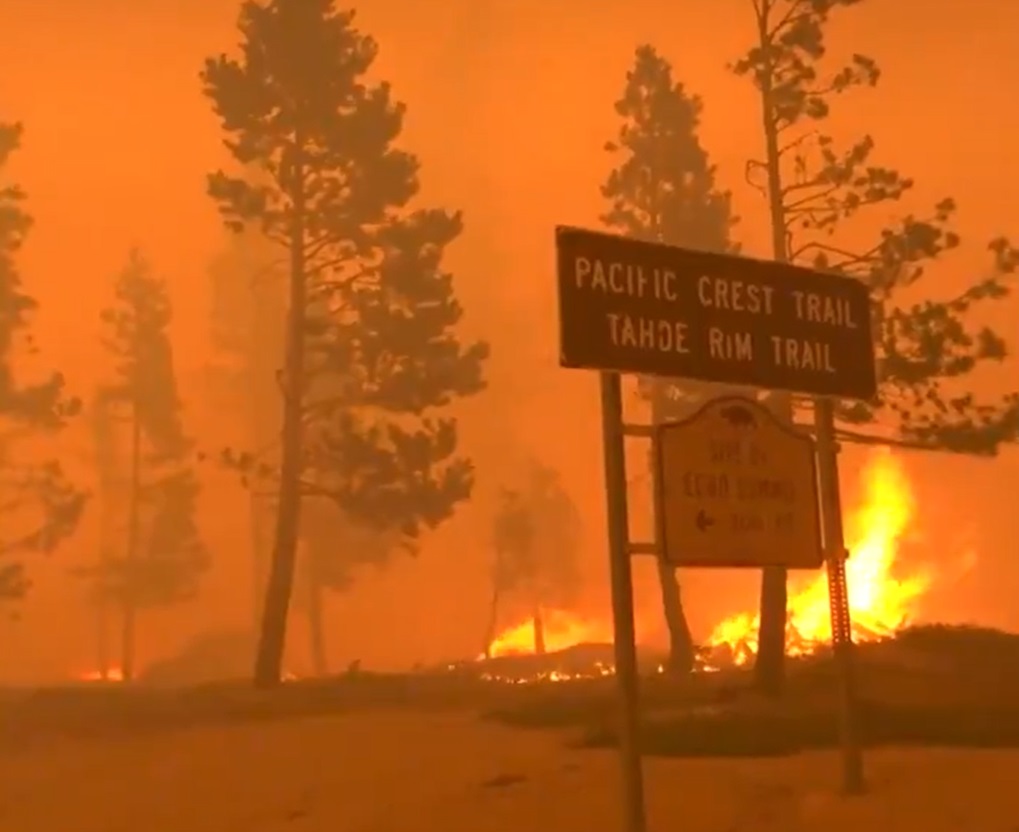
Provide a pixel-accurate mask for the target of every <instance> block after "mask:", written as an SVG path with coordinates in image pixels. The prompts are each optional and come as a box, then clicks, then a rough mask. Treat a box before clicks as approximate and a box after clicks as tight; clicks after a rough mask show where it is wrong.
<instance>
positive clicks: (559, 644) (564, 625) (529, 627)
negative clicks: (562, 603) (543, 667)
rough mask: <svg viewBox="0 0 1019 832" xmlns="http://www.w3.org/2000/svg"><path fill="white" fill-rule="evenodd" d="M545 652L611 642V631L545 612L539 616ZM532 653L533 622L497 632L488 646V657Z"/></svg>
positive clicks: (558, 612)
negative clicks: (586, 644)
mask: <svg viewBox="0 0 1019 832" xmlns="http://www.w3.org/2000/svg"><path fill="white" fill-rule="evenodd" d="M542 625H543V628H544V637H545V649H546V651H548V652H549V653H555V652H557V651H559V650H565V649H567V648H569V647H574V646H576V645H578V644H585V643H590V642H610V641H612V628H611V627H610V626H608V625H606V624H604V623H601V622H596V621H585V620H584V619H582V618H579V617H577V616H574V615H571V614H570V613H568V612H566V611H564V610H547V611H545V612H544V613H543V616H542ZM534 652H535V634H534V622H533V621H525V622H523V623H522V624H517V625H516V626H515V627H510V628H509V629H507V630H504V631H503V632H501V633H500V634H499V635H498V636H497V637H496V639H495V640H494V641H493V642H492V644H491V647H490V648H489V655H490V656H491V657H492V658H496V657H498V656H523V655H528V654H531V653H534Z"/></svg>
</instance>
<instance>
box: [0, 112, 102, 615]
mask: <svg viewBox="0 0 1019 832" xmlns="http://www.w3.org/2000/svg"><path fill="white" fill-rule="evenodd" d="M21 135H22V128H21V125H20V124H3V123H0V176H2V175H3V173H4V168H5V167H6V165H7V162H8V161H9V159H10V157H11V155H12V154H13V153H14V152H15V151H17V150H18V148H19V146H20V144H21ZM24 203H25V193H24V191H22V189H21V188H20V187H18V186H17V185H16V184H9V183H7V182H5V181H2V180H0V601H7V600H12V599H17V598H21V597H22V596H23V595H24V593H25V591H26V590H27V588H28V577H27V575H26V573H25V570H24V564H23V563H22V561H21V560H20V557H21V556H22V555H23V554H25V553H27V552H32V551H37V552H38V551H43V552H48V551H51V550H52V549H53V548H54V547H55V546H56V545H57V544H58V543H59V542H60V541H61V540H63V539H65V538H67V537H68V536H69V535H71V534H72V533H73V532H74V530H75V528H77V525H78V520H79V519H80V517H81V512H82V509H83V507H84V504H85V495H84V493H83V492H81V491H79V490H77V489H76V488H75V487H74V486H73V485H72V484H71V483H70V482H69V481H68V480H67V478H66V477H65V476H64V474H63V471H62V470H61V466H60V463H59V462H58V461H56V460H51V461H48V462H45V463H41V464H39V463H34V462H24V461H23V460H21V459H20V458H19V454H18V440H19V439H20V438H23V437H25V436H26V435H30V434H38V433H39V432H49V431H56V430H59V429H60V428H62V427H63V426H64V424H65V422H66V420H67V419H68V418H69V417H71V416H73V415H74V414H75V413H76V412H77V410H78V409H79V404H78V402H77V400H74V399H68V398H66V397H65V394H64V379H63V377H62V376H61V375H60V374H58V373H54V374H53V375H51V376H49V377H48V378H46V379H43V380H42V381H39V382H32V381H24V380H21V379H19V378H18V370H17V359H18V357H19V355H22V354H24V353H26V352H27V353H31V352H33V351H34V345H33V342H32V337H31V333H30V330H29V323H30V317H31V315H32V313H33V312H34V311H35V310H36V308H37V306H38V304H37V303H36V301H35V300H34V299H33V298H32V297H31V296H30V295H28V294H27V293H26V291H25V288H24V285H23V284H22V280H21V276H20V275H19V273H18V268H17V263H16V257H17V254H18V252H19V251H20V249H21V247H22V245H23V244H24V241H25V238H26V236H27V234H28V232H29V229H30V228H31V226H32V219H31V217H30V216H29V215H28V214H27V213H26V211H25V207H24Z"/></svg>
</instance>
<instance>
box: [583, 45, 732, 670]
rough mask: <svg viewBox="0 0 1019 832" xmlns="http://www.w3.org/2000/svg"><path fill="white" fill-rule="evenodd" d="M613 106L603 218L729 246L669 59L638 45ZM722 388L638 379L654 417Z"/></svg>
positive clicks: (679, 617) (665, 237) (684, 663)
mask: <svg viewBox="0 0 1019 832" xmlns="http://www.w3.org/2000/svg"><path fill="white" fill-rule="evenodd" d="M615 109H616V113H617V115H619V117H620V118H621V119H622V124H621V126H620V128H619V133H618V135H617V137H616V139H615V140H614V141H611V142H609V143H608V144H606V150H607V151H608V152H609V153H610V154H611V155H612V157H613V159H614V160H616V167H615V168H614V169H613V170H612V171H611V172H610V173H609V176H608V179H607V180H606V182H605V184H604V185H602V188H601V193H602V196H603V197H604V198H605V199H606V200H607V201H608V202H609V204H610V208H609V210H608V211H607V212H606V213H605V214H604V215H602V222H604V223H605V225H607V226H608V227H609V228H610V229H612V230H614V231H617V232H619V233H622V234H626V235H627V236H629V237H633V238H635V239H639V240H648V241H651V242H660V243H667V244H670V245H675V246H682V247H685V248H694V249H702V250H707V251H719V252H726V251H734V250H735V248H736V247H735V245H734V244H733V242H732V240H731V236H730V235H731V231H732V226H733V225H734V223H735V221H736V219H735V217H734V216H733V214H732V209H731V199H730V195H729V193H728V192H726V191H723V190H720V189H719V188H718V186H717V185H716V182H715V167H714V165H712V164H711V161H710V159H709V156H708V153H707V151H706V150H705V149H704V147H703V146H702V144H701V142H700V139H699V137H698V130H699V128H700V118H701V111H702V109H703V105H702V103H701V99H700V98H699V97H698V96H696V95H692V94H691V93H689V92H688V91H687V90H686V89H685V87H684V86H683V85H682V84H681V83H678V82H676V81H675V80H674V78H673V70H672V66H671V64H670V63H669V62H668V61H667V60H666V59H665V58H663V57H662V56H661V55H659V54H658V52H657V51H656V50H655V49H654V48H653V47H651V46H641V47H639V48H638V49H637V51H636V55H635V59H634V64H633V67H632V68H631V69H630V71H629V72H627V75H626V86H625V88H624V90H623V95H622V97H621V98H620V99H619V100H618V101H617V102H616V105H615ZM720 389H721V388H720V387H719V386H718V385H711V384H704V383H698V382H693V381H689V380H684V381H677V380H671V381H670V380H665V379H655V378H642V379H640V390H641V393H642V395H644V396H645V397H646V398H648V399H649V400H650V401H651V409H652V420H653V421H654V422H661V421H667V420H671V419H678V418H682V417H684V416H686V415H689V412H690V411H691V410H692V409H693V407H694V406H695V405H696V404H697V403H698V402H700V401H701V400H703V399H705V398H707V397H710V396H711V395H712V394H713V393H716V392H718V391H719V390H720ZM730 391H731V388H730ZM658 579H659V586H660V587H661V594H662V606H663V609H664V611H665V621H666V624H667V626H668V630H669V666H670V668H671V669H673V670H676V671H683V672H686V671H689V670H691V669H692V668H693V662H694V649H693V641H692V638H691V636H690V628H689V626H688V624H687V621H686V616H685V614H684V612H683V604H682V596H681V595H680V591H679V585H678V582H677V579H676V570H675V569H674V568H672V567H670V566H669V565H668V564H667V563H666V562H665V561H664V560H663V559H662V558H659V559H658Z"/></svg>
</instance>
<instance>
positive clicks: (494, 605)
mask: <svg viewBox="0 0 1019 832" xmlns="http://www.w3.org/2000/svg"><path fill="white" fill-rule="evenodd" d="M498 626H499V585H498V584H497V583H496V582H495V581H492V599H491V601H489V604H488V625H487V626H486V627H485V650H484V654H485V658H486V659H490V658H492V642H494V641H495V629H496V627H498Z"/></svg>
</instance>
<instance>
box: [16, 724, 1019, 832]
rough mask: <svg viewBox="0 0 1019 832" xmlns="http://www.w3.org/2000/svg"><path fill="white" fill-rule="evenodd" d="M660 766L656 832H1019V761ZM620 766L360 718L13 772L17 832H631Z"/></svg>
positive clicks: (521, 734)
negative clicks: (853, 783)
mask: <svg viewBox="0 0 1019 832" xmlns="http://www.w3.org/2000/svg"><path fill="white" fill-rule="evenodd" d="M867 768H868V776H869V780H870V793H869V794H868V795H867V796H865V797H861V798H853V799H843V798H841V797H838V796H837V784H838V757H837V755H836V754H835V753H832V752H819V753H810V754H803V755H796V756H791V757H784V758H778V759H768V760H752V759H742V760H724V761H722V760H718V761H715V760H675V759H654V760H649V761H648V762H647V765H646V780H647V795H648V815H649V832H765V831H767V832H800V830H824V831H825V832H843V830H844V831H845V832H862V830H867V832H901V830H905V829H917V830H922V832H948V830H973V832H1019V789H1017V788H1016V787H1015V783H1016V780H1017V775H1019V752H1016V751H996V752H978V751H955V750H953V751H939V750H895V749H891V750H881V751H874V752H871V753H870V754H869V755H868V758H867ZM617 774H618V767H617V758H616V756H615V754H614V752H611V751H576V750H570V749H569V748H567V746H566V743H564V736H563V735H562V734H560V733H557V732H554V731H541V732H532V731H520V730H515V729H513V728H509V727H506V726H502V725H498V724H493V723H490V722H484V721H479V720H478V719H477V718H475V717H472V716H469V715H464V714H449V713H407V712H392V711H388V712H375V713H370V712H369V713H366V712H358V713H351V714H341V715H332V716H323V717H318V718H314V719H292V720H281V721H270V722H248V723H244V722H241V723H236V724H225V725H214V724H207V725H197V726H193V727H190V728H187V729H185V730H179V731H171V732H158V733H148V734H142V735H138V736H119V737H105V738H92V739H88V740H86V739H80V738H72V737H65V738H62V739H58V740H56V741H54V742H50V743H46V744H45V745H40V746H35V747H25V748H22V750H21V751H19V752H17V753H10V754H8V755H6V756H3V757H0V829H3V830H5V831H6V830H9V832H142V831H144V832H183V830H187V832H276V830H280V831H281V832H282V830H286V832H319V830H322V832H325V830H329V832H425V830H428V832H433V831H435V830H442V832H459V831H460V830H463V832H510V831H511V830H512V832H537V830H544V829H549V830H555V832H601V830H605V832H619V831H620V830H621V826H620V805H619V793H618V777H617Z"/></svg>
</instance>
